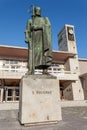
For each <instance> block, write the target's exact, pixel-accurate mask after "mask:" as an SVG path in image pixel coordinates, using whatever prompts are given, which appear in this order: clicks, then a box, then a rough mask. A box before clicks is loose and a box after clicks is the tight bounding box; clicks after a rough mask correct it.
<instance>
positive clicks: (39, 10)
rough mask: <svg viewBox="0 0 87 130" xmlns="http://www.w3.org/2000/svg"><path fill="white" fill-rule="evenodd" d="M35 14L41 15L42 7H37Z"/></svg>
mask: <svg viewBox="0 0 87 130" xmlns="http://www.w3.org/2000/svg"><path fill="white" fill-rule="evenodd" d="M35 15H37V16H41V8H40V7H35Z"/></svg>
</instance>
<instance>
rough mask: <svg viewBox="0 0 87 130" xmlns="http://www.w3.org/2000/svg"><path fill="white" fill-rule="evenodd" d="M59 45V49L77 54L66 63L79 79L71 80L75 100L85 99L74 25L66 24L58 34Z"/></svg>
mask: <svg viewBox="0 0 87 130" xmlns="http://www.w3.org/2000/svg"><path fill="white" fill-rule="evenodd" d="M58 46H59V51H67V52H70V53H73V54H75V56H74V57H73V58H68V59H67V61H65V65H67V66H68V67H69V71H70V72H71V73H76V74H77V75H78V80H76V81H75V82H71V88H72V93H73V100H83V99H84V94H83V89H82V86H81V82H80V79H79V74H80V70H79V63H78V53H77V47H76V39H75V31H74V26H72V25H65V26H64V27H63V29H62V30H61V31H60V32H59V34H58Z"/></svg>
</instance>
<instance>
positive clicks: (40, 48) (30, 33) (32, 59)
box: [25, 7, 52, 74]
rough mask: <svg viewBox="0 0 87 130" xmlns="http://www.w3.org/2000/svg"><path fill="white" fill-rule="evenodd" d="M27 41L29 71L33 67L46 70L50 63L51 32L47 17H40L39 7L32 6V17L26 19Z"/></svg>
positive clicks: (31, 70) (33, 69) (33, 70)
mask: <svg viewBox="0 0 87 130" xmlns="http://www.w3.org/2000/svg"><path fill="white" fill-rule="evenodd" d="M25 41H26V43H28V65H29V73H30V74H34V72H35V69H42V70H43V71H44V70H47V68H48V67H49V66H51V64H52V34H51V24H50V21H49V19H48V17H45V18H43V17H41V8H40V7H33V12H32V18H31V19H29V20H28V22H27V25H26V30H25Z"/></svg>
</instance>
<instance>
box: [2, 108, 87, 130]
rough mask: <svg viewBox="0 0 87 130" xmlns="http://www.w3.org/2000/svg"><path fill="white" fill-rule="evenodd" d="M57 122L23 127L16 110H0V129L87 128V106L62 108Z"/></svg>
mask: <svg viewBox="0 0 87 130" xmlns="http://www.w3.org/2000/svg"><path fill="white" fill-rule="evenodd" d="M62 116H63V120H62V121H60V122H58V124H51V125H39V126H30V127H24V126H21V125H20V123H19V121H18V110H17V109H16V110H1V111H0V130H87V107H68V108H62Z"/></svg>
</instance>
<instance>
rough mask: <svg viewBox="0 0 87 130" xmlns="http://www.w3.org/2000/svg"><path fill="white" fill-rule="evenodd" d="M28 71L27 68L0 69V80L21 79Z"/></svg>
mask: <svg viewBox="0 0 87 130" xmlns="http://www.w3.org/2000/svg"><path fill="white" fill-rule="evenodd" d="M27 71H28V69H27V68H24V69H11V68H10V69H9V68H0V79H21V78H22V76H23V75H25V73H26V72H27Z"/></svg>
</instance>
